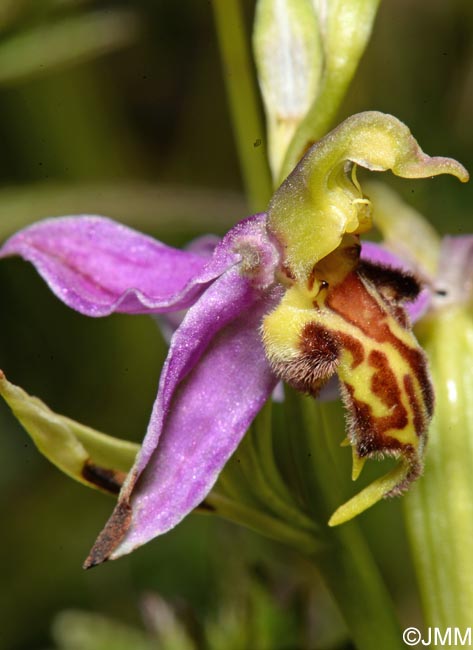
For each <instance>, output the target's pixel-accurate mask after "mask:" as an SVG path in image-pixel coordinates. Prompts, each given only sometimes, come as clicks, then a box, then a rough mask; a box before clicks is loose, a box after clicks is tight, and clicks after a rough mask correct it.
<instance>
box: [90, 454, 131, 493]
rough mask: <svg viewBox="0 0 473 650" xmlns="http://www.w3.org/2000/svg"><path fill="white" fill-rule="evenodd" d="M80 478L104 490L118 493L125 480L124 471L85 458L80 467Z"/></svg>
mask: <svg viewBox="0 0 473 650" xmlns="http://www.w3.org/2000/svg"><path fill="white" fill-rule="evenodd" d="M82 478H83V479H84V480H86V481H87V482H88V483H91V484H92V485H94V486H95V487H97V488H99V489H100V490H103V491H104V492H108V493H109V494H118V493H119V492H120V489H121V487H122V485H123V483H124V481H125V478H126V473H125V472H120V471H119V470H114V469H107V468H106V467H100V465H95V464H94V463H92V461H90V460H87V461H86V462H85V463H84V466H83V468H82Z"/></svg>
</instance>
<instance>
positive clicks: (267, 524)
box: [206, 491, 321, 556]
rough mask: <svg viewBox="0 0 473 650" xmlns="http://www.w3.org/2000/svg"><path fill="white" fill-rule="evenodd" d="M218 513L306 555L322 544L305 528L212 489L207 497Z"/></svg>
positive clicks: (316, 550) (314, 551)
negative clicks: (302, 528) (297, 526)
mask: <svg viewBox="0 0 473 650" xmlns="http://www.w3.org/2000/svg"><path fill="white" fill-rule="evenodd" d="M206 503H208V504H209V505H210V506H211V507H212V508H214V509H215V512H216V514H218V515H219V516H220V517H224V518H225V519H228V520H229V521H234V522H235V523H237V524H240V525H242V524H243V525H244V526H247V527H248V528H250V529H251V530H254V531H255V532H257V533H259V534H260V535H264V536H265V537H269V538H270V539H274V540H276V541H278V542H282V543H283V544H287V545H288V546H290V547H291V548H295V549H297V550H299V551H300V552H302V553H304V554H305V555H309V556H310V555H313V554H314V553H316V552H318V551H320V547H321V544H320V542H319V541H318V540H316V539H314V537H313V535H311V534H310V533H308V532H307V531H305V530H301V529H299V528H295V527H294V526H292V524H287V523H286V522H285V521H281V520H280V519H277V518H276V517H273V516H271V515H269V514H266V513H265V512H262V511H261V510H258V509H256V508H252V507H250V506H247V505H245V504H243V503H241V502H240V501H234V500H233V499H230V498H228V497H226V496H224V495H222V494H219V493H218V492H216V491H212V492H211V493H210V494H209V496H208V497H207V499H206Z"/></svg>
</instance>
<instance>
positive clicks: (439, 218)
mask: <svg viewBox="0 0 473 650" xmlns="http://www.w3.org/2000/svg"><path fill="white" fill-rule="evenodd" d="M244 6H245V10H246V15H247V20H248V25H249V26H250V25H251V20H252V14H253V11H254V1H253V0H248V1H245V2H244ZM0 30H1V32H0V142H1V153H2V155H1V157H0V234H1V235H2V238H3V237H5V236H7V235H8V234H10V233H11V232H13V231H14V230H15V229H17V228H18V227H20V226H21V225H24V224H26V223H28V222H31V221H33V220H36V219H38V218H41V217H46V216H53V215H60V214H78V213H95V214H105V215H108V216H111V217H114V218H116V219H118V220H121V221H123V222H125V223H127V224H129V225H131V226H133V227H135V228H138V229H140V230H143V231H145V232H148V233H151V234H153V235H155V236H156V237H158V238H159V239H162V240H165V241H166V242H167V243H170V244H174V245H180V244H182V243H184V242H185V241H186V240H188V239H189V238H192V237H193V236H196V235H198V234H202V233H204V232H215V233H217V234H221V233H223V232H225V230H226V229H227V228H228V226H229V225H231V224H232V223H234V222H235V220H237V219H238V218H242V217H244V216H246V214H247V207H246V202H245V198H244V196H243V194H242V187H241V181H240V175H239V170H238V161H237V158H236V154H235V148H234V144H233V139H232V130H231V124H230V119H229V114H228V110H227V104H226V98H225V92H224V84H223V81H222V72H221V67H220V62H219V54H218V49H217V42H216V36H215V33H214V25H213V16H212V7H211V3H210V2H204V1H203V0H187V1H185V2H179V3H178V2H175V1H174V0H121V1H120V0H108V1H99V0H41V1H39V0H0ZM472 36H473V4H472V3H471V2H470V0H455V1H454V0H451V1H450V2H444V0H385V1H384V2H383V3H382V5H381V8H380V11H379V15H378V18H377V21H376V24H375V32H374V35H373V38H372V41H371V44H370V45H369V47H368V50H367V52H366V54H365V56H364V59H363V62H362V65H361V67H360V69H359V72H358V74H357V76H356V78H355V81H354V83H353V85H352V88H351V90H350V93H349V96H348V98H347V100H346V102H345V103H344V105H343V109H342V112H341V115H340V117H345V116H346V115H349V114H351V113H353V112H357V111H360V110H365V109H378V110H382V111H385V112H389V113H393V114H395V115H396V116H397V117H399V118H400V119H402V120H403V121H404V122H406V124H408V125H409V127H410V128H411V130H412V131H413V133H414V134H415V136H416V137H417V139H418V140H419V142H420V144H421V145H422V147H423V148H424V149H425V151H427V152H428V153H430V154H442V155H448V156H452V157H454V158H458V159H459V160H460V161H461V162H462V163H464V164H465V165H466V166H467V167H469V168H470V170H471V169H473V164H472V163H473V160H472V159H473V129H472V125H471V119H472V114H473V39H472ZM261 139H262V141H263V143H264V134H263V133H262V134H261ZM393 183H394V185H395V186H396V187H397V188H398V189H399V190H400V191H401V193H402V194H403V195H404V196H405V197H406V198H408V200H409V201H410V202H411V203H412V204H414V205H415V206H416V207H417V208H418V209H420V210H421V211H422V212H423V213H424V214H426V215H427V216H429V218H430V219H431V220H432V222H434V223H435V224H436V225H437V226H438V228H439V229H440V230H441V231H442V232H447V231H448V232H453V233H460V232H468V231H471V229H472V226H473V224H472V221H471V211H470V207H469V206H470V205H471V203H472V198H473V187H472V186H467V187H463V186H460V185H459V183H458V182H457V181H455V180H454V179H451V178H448V177H442V178H439V179H436V180H435V181H433V180H425V181H416V182H415V183H409V182H406V181H402V182H401V183H398V182H394V180H393ZM0 287H1V288H0V291H1V303H2V317H1V320H0V327H1V339H0V367H1V368H2V369H3V370H4V371H5V373H6V375H7V377H8V378H9V379H10V381H12V382H14V383H16V384H18V385H20V386H22V387H23V388H24V389H25V390H27V391H28V392H29V393H32V394H35V395H38V396H39V397H41V398H42V399H43V400H44V401H45V402H46V403H47V404H48V405H50V406H51V408H53V409H54V410H56V411H58V412H60V413H64V414H67V415H68V416H70V417H73V418H75V419H78V420H80V421H83V422H85V423H87V424H89V425H91V426H93V427H95V428H97V429H100V430H102V431H105V432H107V433H110V434H114V435H117V436H121V437H125V438H128V439H132V440H135V441H140V440H141V438H142V436H143V433H144V431H145V428H146V424H147V419H148V415H149V412H150V409H151V405H152V403H153V400H154V397H155V393H156V389H157V382H158V377H159V370H160V367H161V364H162V362H163V359H164V356H165V351H166V350H165V345H164V342H163V341H162V339H161V337H160V334H159V332H158V330H157V328H156V325H155V323H154V322H153V321H152V320H151V319H149V318H147V317H144V316H133V317H130V316H123V315H116V316H112V317H109V318H107V319H103V320H92V319H87V318H85V317H82V316H80V315H78V314H76V313H73V312H72V311H71V310H69V309H67V308H66V307H64V306H63V305H62V304H60V303H59V301H57V299H56V298H54V297H53V296H52V295H51V294H50V293H49V291H48V290H47V289H46V288H45V286H44V284H43V283H42V281H40V280H39V278H38V277H37V276H36V274H35V272H34V271H33V270H32V268H30V267H29V266H28V265H27V264H25V263H23V262H21V261H19V260H6V261H4V262H2V264H1V265H0ZM0 424H1V435H0V457H1V465H0V467H1V471H0V487H1V489H0V504H1V517H2V520H1V526H2V529H1V530H2V532H1V535H0V576H1V577H0V648H1V649H2V650H3V649H6V650H26V649H34V650H36V649H44V648H53V647H55V648H64V649H65V650H82V649H83V650H86V649H89V648H90V649H92V650H93V649H94V648H97V649H99V648H112V647H113V648H122V647H123V648H134V649H135V648H139V647H143V648H145V647H163V648H164V647H166V648H176V650H185V647H186V646H185V642H184V640H183V637H182V634H183V632H182V630H181V628H179V626H178V625H177V624H176V623H172V613H173V612H174V614H175V616H177V620H178V621H181V622H182V624H183V625H184V627H185V629H186V630H187V632H186V633H187V634H188V635H190V637H192V638H193V639H194V645H189V647H198V648H207V647H212V648H222V649H223V648H225V650H227V649H230V650H231V649H232V648H235V649H240V648H241V649H242V650H243V649H245V648H250V647H251V648H252V649H253V650H264V649H266V648H267V649H283V648H286V649H288V650H289V649H291V648H292V649H297V648H349V647H350V646H349V644H348V643H347V642H346V641H345V637H344V630H343V625H342V623H341V621H340V620H339V619H338V617H337V614H336V612H335V611H334V609H333V605H332V604H331V602H330V599H329V598H328V596H327V595H326V593H325V592H324V590H323V588H322V587H321V585H320V581H319V579H318V576H317V575H316V573H315V571H314V570H313V569H310V568H309V567H307V565H305V563H304V562H303V561H302V560H301V559H300V558H298V557H296V556H295V555H294V554H292V553H288V552H287V551H286V550H285V549H283V548H281V547H279V546H276V545H274V544H271V543H269V542H266V541H265V540H262V539H260V538H258V537H257V536H256V535H253V534H252V533H250V532H247V531H244V530H240V529H237V528H236V527H235V526H232V525H230V524H227V523H225V522H222V521H219V520H215V519H212V518H210V517H205V516H198V515H193V516H191V517H190V518H188V519H187V520H186V521H185V522H184V523H183V524H182V525H181V526H179V527H178V528H177V529H176V530H174V531H172V532H171V533H169V534H167V535H165V536H164V537H162V538H159V539H158V540H155V541H154V542H152V543H150V544H148V545H147V546H146V547H144V548H142V549H140V550H139V551H138V552H136V553H135V554H134V555H132V556H131V557H130V556H129V557H126V558H124V559H121V560H120V561H118V562H113V563H110V564H107V565H104V566H102V567H100V568H98V569H95V570H93V571H90V572H87V573H85V572H83V571H82V569H81V563H82V561H83V559H84V558H85V556H86V554H87V552H88V550H89V548H90V546H91V544H92V542H93V541H94V539H95V536H96V534H97V533H98V531H99V530H100V529H101V527H102V525H103V524H104V522H105V520H106V518H107V516H108V514H109V513H110V511H111V508H112V505H113V502H112V500H111V499H110V498H108V497H106V496H103V495H101V494H98V493H95V492H93V491H90V490H88V489H87V488H85V487H83V486H81V485H78V484H76V483H73V482H72V481H70V480H69V479H68V478H66V477H65V476H63V475H61V474H60V473H59V472H58V470H56V469H55V468H53V467H52V466H50V465H49V464H48V462H47V461H46V460H44V459H43V458H42V457H41V456H40V455H39V454H38V453H37V452H36V450H35V448H34V447H33V445H32V443H30V441H29V439H28V437H27V435H26V434H25V433H24V432H23V431H22V430H21V428H20V427H19V425H17V424H16V422H15V421H14V419H13V418H12V417H11V415H10V413H9V411H8V409H7V408H6V407H5V406H4V405H0ZM339 433H341V432H336V435H339ZM361 523H362V525H363V526H364V528H365V530H366V532H367V534H368V537H369V541H370V544H371V545H372V547H373V551H374V553H375V554H376V558H377V561H378V563H379V565H380V566H381V568H382V571H383V573H384V575H385V577H386V580H387V582H388V585H389V587H390V590H391V593H392V594H393V596H394V598H395V599H396V603H397V606H398V609H399V613H400V616H401V619H402V620H404V621H406V624H411V625H412V624H415V620H417V618H416V617H419V616H420V614H419V613H418V611H419V610H418V600H417V594H416V589H415V581H414V578H413V574H412V567H411V565H410V563H409V560H408V551H407V546H406V541H405V535H404V532H403V527H402V519H401V514H400V507H399V503H398V502H390V503H384V504H381V505H379V506H377V507H376V508H375V509H373V511H370V512H368V513H366V514H365V515H363V517H362V518H361ZM158 594H159V596H160V597H161V598H164V599H166V603H167V605H163V603H162V601H159V600H156V599H157V598H158V596H157V595H158ZM160 603H161V604H160ZM163 607H164V613H163ZM64 610H82V611H84V612H95V615H96V616H97V615H101V616H103V617H105V618H104V619H101V618H92V619H89V618H86V619H83V618H81V617H80V616H79V615H78V614H77V615H76V616H74V615H72V614H71V615H69V614H67V613H66V614H61V615H60V612H63V611H64ZM150 612H151V613H150ZM58 615H59V618H58ZM106 619H111V620H114V621H119V622H120V624H122V625H125V626H131V627H132V628H135V629H136V632H133V633H132V632H130V631H129V630H128V628H126V629H121V628H120V627H119V626H118V624H115V623H113V624H111V625H109V624H107V622H106ZM54 621H55V622H54ZM156 621H159V625H158V627H159V626H160V627H161V628H163V629H164V628H165V629H166V630H168V637H169V638H168V639H167V641H166V640H163V639H161V645H159V642H158V641H157V640H156V638H155V636H154V634H155V630H154V627H155V624H156ZM173 625H174V627H173ZM174 628H176V629H174ZM84 630H88V631H89V633H90V635H91V636H90V638H89V637H87V636H85V637H84V634H85V632H84ZM173 630H174V631H173ZM176 630H177V631H176ZM179 630H180V631H179ZM127 634H130V635H131V636H130V637H129V638H128V637H127ZM133 634H136V635H137V636H133ZM114 635H115V636H114ZM179 635H181V636H179ZM165 642H166V643H168V645H165ZM140 643H142V644H143V645H142V646H141V645H140ZM147 644H151V645H147Z"/></svg>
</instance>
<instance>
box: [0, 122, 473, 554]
mask: <svg viewBox="0 0 473 650" xmlns="http://www.w3.org/2000/svg"><path fill="white" fill-rule="evenodd" d="M357 165H360V166H362V167H365V168H367V169H369V170H372V171H385V170H388V169H390V170H392V172H393V173H394V174H397V175H399V176H403V177H406V178H420V177H430V176H434V175H438V174H443V173H450V174H453V175H455V176H457V177H458V178H459V179H460V180H462V181H465V180H467V176H468V175H467V172H466V170H465V169H464V168H463V167H462V166H461V165H460V164H459V163H457V162H455V161H453V160H451V159H448V158H439V157H435V158H430V157H428V156H427V155H425V154H424V153H423V152H422V151H421V149H420V148H419V146H418V144H417V142H416V141H415V140H414V138H413V137H412V135H411V134H410V132H409V130H408V129H407V127H406V126H404V125H403V124H402V123H401V122H399V121H398V120H397V119H395V118H394V117H392V116H389V115H384V114H381V113H376V112H368V113H362V114H359V115H355V116H353V117H351V118H349V119H347V120H346V121H345V122H343V123H342V124H341V125H340V126H339V127H338V128H337V129H335V130H334V131H332V132H331V133H329V134H328V135H327V136H326V137H325V138H323V139H322V140H320V141H319V142H318V143H317V144H315V145H314V146H313V147H312V148H311V149H310V150H309V151H308V152H307V154H306V156H305V157H304V158H303V159H302V161H301V162H300V164H299V165H298V166H297V167H296V169H295V170H294V171H293V173H292V174H291V175H290V176H289V177H288V178H287V180H286V181H285V182H284V183H283V184H282V185H281V187H280V188H279V189H278V190H277V191H276V192H275V194H274V196H273V198H272V200H271V202H270V205H269V208H268V211H267V213H261V214H256V215H253V216H251V217H249V218H247V219H245V220H243V221H241V222H240V223H238V224H237V225H236V226H235V227H234V228H232V229H231V230H230V231H229V232H228V233H227V234H226V235H225V237H224V238H223V239H222V240H221V241H220V242H219V243H218V244H217V246H216V247H215V249H214V250H213V253H212V255H211V257H209V255H208V253H204V254H202V251H199V250H198V249H196V250H195V251H193V250H187V251H182V250H176V249H173V248H170V247H168V246H166V245H164V244H162V243H160V242H157V241H155V240H153V239H151V238H150V237H147V236H145V235H142V234H139V233H137V232H135V231H133V230H130V229H129V228H127V227H125V226H123V225H120V224H117V223H115V222H113V221H111V220H109V219H107V218H104V217H96V216H78V217H63V218H54V219H47V220H45V221H42V222H39V223H37V224H35V225H32V226H30V227H28V228H26V229H24V230H23V231H20V232H19V233H17V234H15V235H14V236H13V237H11V238H10V239H9V240H8V241H7V242H6V244H5V245H4V246H3V248H2V249H1V251H0V255H1V256H2V257H6V256H10V255H20V256H22V257H23V258H24V259H25V260H28V261H30V262H32V263H33V264H34V266H35V267H36V269H37V270H38V272H39V273H40V274H41V275H42V277H43V278H44V279H45V280H46V282H47V283H48V285H49V287H50V288H51V290H52V291H53V292H54V293H55V294H56V295H57V296H58V297H59V298H60V299H61V300H62V301H63V302H65V303H66V304H67V305H69V306H70V307H72V308H73V309H75V310H76V311H78V312H80V313H82V314H85V315H87V316H93V317H97V316H106V315H108V314H111V313H113V312H122V313H129V314H144V313H147V314H163V313H169V312H176V311H180V310H187V312H186V314H185V316H184V318H183V320H182V322H181V323H180V325H179V327H178V328H177V330H176V331H175V333H174V335H173V337H172V340H171V343H170V348H169V354H168V357H167V360H166V362H165V365H164V368H163V371H162V374H161V379H160V384H159V391H158V395H157V398H156V402H155V404H154V407H153V411H152V414H151V419H150V422H149V426H148V431H147V433H146V436H145V438H144V441H143V444H142V447H141V450H140V452H139V454H138V456H137V459H136V462H135V464H134V466H133V468H132V470H131V471H130V473H129V474H128V477H127V479H126V481H125V483H124V485H123V487H122V490H121V493H120V496H119V500H118V504H117V506H116V508H115V510H114V512H113V514H112V516H111V518H110V520H109V522H108V523H107V525H106V527H105V529H104V531H103V532H102V533H101V535H100V536H99V538H98V540H97V542H96V544H95V546H94V548H93V550H92V552H91V554H90V556H89V559H88V561H87V565H88V566H92V565H94V564H97V563H99V562H101V561H104V560H106V559H109V558H117V557H119V556H121V555H123V554H125V553H128V552H130V551H131V550H133V549H134V548H136V547H137V546H140V545H141V544H143V543H145V542H147V541H149V540H150V539H152V538H153V537H155V536H157V535H159V534H161V533H164V532H165V531H167V530H169V529H171V528H172V527H174V526H175V525H176V524H177V523H178V522H179V521H180V520H181V519H182V518H183V517H184V516H186V515H187V514H188V513H189V512H190V511H191V510H192V509H193V508H195V507H196V506H198V505H199V504H200V503H201V502H202V501H203V500H204V499H205V497H206V495H207V494H208V493H209V491H210V490H211V488H212V486H213V485H214V483H215V481H216V479H217V477H218V475H219V473H220V472H221V470H222V468H223V467H224V465H225V464H226V462H227V460H228V459H229V458H230V456H231V455H232V454H233V452H234V451H235V449H236V448H237V446H238V444H239V442H240V441H241V439H242V437H243V436H244V434H245V432H246V430H247V429H248V427H249V425H250V423H251V422H252V420H253V419H254V417H255V415H256V414H257V413H258V411H259V410H260V409H261V408H262V406H263V404H264V403H265V401H266V400H267V399H268V397H269V396H270V395H271V392H272V391H273V389H274V387H275V386H276V384H277V383H278V381H279V380H280V379H283V380H284V381H286V382H287V383H289V384H290V385H292V386H293V387H295V388H297V389H298V390H301V391H303V392H306V393H309V394H312V395H317V393H318V391H319V390H320V388H321V386H322V385H323V384H324V383H325V382H326V381H327V380H328V379H329V378H330V377H331V376H332V375H333V374H334V373H337V374H338V377H339V379H340V385H341V388H342V395H343V400H344V403H345V406H346V409H347V413H348V417H347V421H348V431H347V439H348V442H349V444H351V446H352V448H353V459H354V467H353V472H354V475H355V476H356V475H358V474H359V472H360V471H361V468H362V466H363V463H364V461H365V460H366V458H372V457H374V458H377V457H379V456H383V455H386V454H387V455H392V456H394V457H396V458H399V459H400V460H401V462H400V465H399V467H397V468H396V469H394V470H393V471H392V472H391V473H390V474H388V475H387V476H386V477H383V478H382V479H378V480H377V481H375V482H374V483H373V484H371V485H370V486H368V488H365V490H363V491H362V492H361V493H360V494H359V495H358V496H356V497H354V498H353V499H352V500H350V501H349V502H348V503H347V504H345V505H344V506H342V507H341V508H339V510H337V512H336V513H335V515H334V516H333V517H332V520H331V524H333V525H335V524H339V523H343V522H344V521H346V520H347V519H350V518H351V517H353V516H354V515H355V514H357V513H359V512H361V511H362V510H364V509H366V508H367V507H369V506H370V505H372V504H373V503H374V502H376V501H377V500H379V499H380V498H381V497H383V496H387V495H391V494H398V493H400V492H401V491H402V490H403V489H404V488H405V487H406V486H407V485H408V484H409V483H410V482H411V481H412V480H413V479H415V478H416V477H417V476H418V475H419V474H420V472H421V470H422V465H423V454H424V447H425V441H426V431H427V427H428V423H429V421H430V417H431V414H432V408H433V395H432V387H431V383H430V379H429V373H428V369H427V362H426V357H425V355H424V354H423V352H422V351H421V349H420V347H419V345H418V343H417V341H416V339H415V337H414V335H413V334H412V331H411V328H410V322H409V318H408V316H407V314H406V312H405V310H404V307H403V304H404V303H405V302H406V301H408V300H414V299H415V298H416V297H417V296H418V294H419V285H418V282H417V281H416V279H415V278H414V276H413V275H411V274H408V273H407V274H406V273H402V272H400V271H397V270H395V269H394V268H393V267H392V266H385V265H381V266H380V265H379V264H377V263H376V262H368V261H366V260H361V261H360V243H359V240H360V234H361V233H364V232H366V231H367V230H369V229H370V227H371V223H372V216H371V209H370V201H369V200H368V199H367V198H366V197H365V196H364V195H363V192H362V190H361V188H360V185H359V183H358V181H357V178H356V166H357Z"/></svg>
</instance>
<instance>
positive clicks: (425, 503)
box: [404, 307, 473, 630]
mask: <svg viewBox="0 0 473 650" xmlns="http://www.w3.org/2000/svg"><path fill="white" fill-rule="evenodd" d="M419 338H420V340H421V343H422V345H423V347H424V348H425V350H426V351H427V354H428V355H429V359H430V364H431V371H432V378H433V381H434V386H435V393H436V408H435V415H434V419H433V421H432V425H431V427H430V438H429V443H428V449H427V456H426V467H425V473H424V475H423V477H422V478H421V479H420V480H419V481H418V482H417V485H416V486H414V488H413V489H412V490H411V491H410V493H409V494H408V495H407V497H406V498H405V499H404V504H405V512H406V517H407V522H408V530H409V536H410V540H411V544H412V549H413V557H414V561H415V564H416V569H417V573H418V579H419V584H420V589H421V595H422V599H423V603H424V609H425V616H426V623H427V624H428V625H430V626H438V627H440V629H446V628H448V627H458V628H460V629H461V630H465V629H467V628H468V627H469V626H471V623H472V616H473V553H472V547H471V545H472V540H473V402H472V395H473V367H472V365H471V359H472V357H473V317H472V314H471V313H469V312H468V311H467V310H466V308H463V307H454V308H451V307H449V308H447V309H445V310H444V311H442V312H440V313H438V314H436V315H435V317H433V318H432V320H431V321H429V322H428V323H426V324H425V325H424V326H423V329H422V331H421V332H420V333H419Z"/></svg>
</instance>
